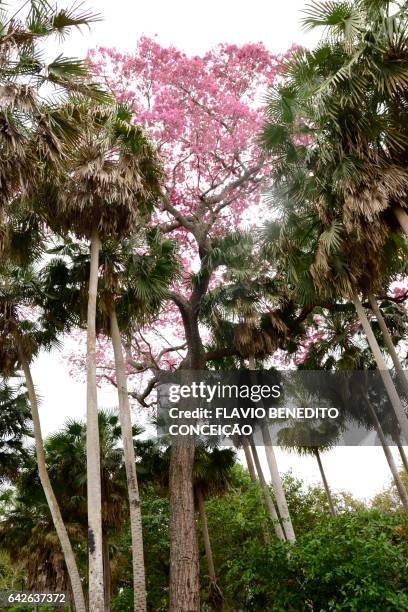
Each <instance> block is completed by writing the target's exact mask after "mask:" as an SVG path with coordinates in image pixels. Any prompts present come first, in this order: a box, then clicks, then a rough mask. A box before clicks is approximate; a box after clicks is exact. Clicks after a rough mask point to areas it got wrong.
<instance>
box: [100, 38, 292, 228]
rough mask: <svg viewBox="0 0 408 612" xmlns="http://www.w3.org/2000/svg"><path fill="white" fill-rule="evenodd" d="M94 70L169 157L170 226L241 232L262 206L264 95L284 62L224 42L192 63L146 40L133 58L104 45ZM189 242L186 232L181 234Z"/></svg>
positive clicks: (261, 50) (258, 49)
mask: <svg viewBox="0 0 408 612" xmlns="http://www.w3.org/2000/svg"><path fill="white" fill-rule="evenodd" d="M89 57H90V60H91V62H92V64H93V67H94V70H95V72H96V74H97V75H98V76H99V77H101V76H102V77H103V78H104V79H105V81H106V83H107V85H108V87H109V89H110V90H111V91H113V93H114V95H115V96H116V99H117V100H118V101H120V102H126V103H127V104H128V105H130V107H131V108H132V109H133V111H134V113H135V121H136V122H137V123H139V124H142V125H144V126H145V127H146V129H147V130H148V132H149V134H150V136H151V137H152V138H153V141H154V142H155V144H156V146H157V148H158V150H159V151H160V153H161V154H162V156H163V159H164V163H165V169H166V193H165V199H164V202H163V209H164V210H165V211H166V212H167V213H168V214H169V219H170V223H169V228H168V229H176V228H180V227H181V228H183V229H184V230H190V229H191V224H192V223H194V222H195V221H197V220H199V222H200V224H201V227H202V229H203V230H204V228H205V231H207V232H208V231H218V232H219V231H221V229H222V227H225V226H226V221H227V222H228V227H229V228H231V223H233V226H235V227H237V226H238V225H239V223H240V221H241V219H242V215H243V213H244V211H245V209H247V208H248V207H250V206H251V205H254V204H258V202H259V198H260V179H261V177H262V176H263V175H264V174H265V171H266V164H265V163H264V160H263V155H262V153H261V152H260V149H259V148H258V146H257V134H258V133H259V131H260V128H261V125H262V121H263V110H262V92H263V91H265V88H266V87H267V86H268V85H270V84H271V83H273V81H274V79H275V78H276V77H277V75H278V74H279V73H280V71H281V60H282V57H280V56H275V55H273V54H271V53H270V52H269V51H268V50H267V49H266V48H265V47H264V45H263V44H262V43H257V44H246V45H243V46H237V45H231V44H221V45H219V46H218V47H216V48H215V49H213V50H211V51H209V52H207V53H206V54H205V55H203V56H194V57H189V56H187V55H186V54H184V53H182V52H181V51H179V50H177V49H176V48H174V47H168V48H164V47H162V46H160V45H159V44H158V43H157V42H155V41H154V40H152V39H149V38H145V37H143V38H141V39H140V40H139V42H138V44H137V47H136V51H135V52H134V53H131V54H129V53H120V52H118V51H116V50H114V49H107V48H103V47H100V48H98V49H97V50H92V51H90V53H89ZM182 234H183V236H184V238H185V239H186V233H185V232H184V231H183V232H182Z"/></svg>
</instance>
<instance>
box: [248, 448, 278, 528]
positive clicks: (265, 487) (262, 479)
mask: <svg viewBox="0 0 408 612" xmlns="http://www.w3.org/2000/svg"><path fill="white" fill-rule="evenodd" d="M250 444H251V449H252V454H253V456H254V461H255V466H256V471H257V472H258V478H259V483H260V485H261V489H262V491H263V494H264V497H265V502H266V505H267V507H268V510H269V514H270V516H271V519H272V522H273V527H274V529H275V533H276V536H277V538H278V539H279V540H285V539H286V538H285V534H284V533H283V530H282V526H281V524H280V522H279V517H278V514H277V512H276V508H275V504H274V503H273V499H272V497H271V494H270V491H269V488H268V485H267V484H266V480H265V477H264V475H263V471H262V467H261V462H260V461H259V455H258V451H257V448H256V446H255V444H254V441H253V440H252V439H251V441H250Z"/></svg>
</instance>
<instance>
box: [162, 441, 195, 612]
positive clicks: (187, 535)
mask: <svg viewBox="0 0 408 612" xmlns="http://www.w3.org/2000/svg"><path fill="white" fill-rule="evenodd" d="M194 451H195V449H194V440H190V439H189V438H185V439H183V438H181V437H176V438H175V439H174V441H173V443H172V447H171V458H170V483H169V484H170V606H169V609H170V612H199V610H200V592H199V564H198V546H197V534H196V529H195V513H194V492H193V464H194Z"/></svg>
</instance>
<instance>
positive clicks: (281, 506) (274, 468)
mask: <svg viewBox="0 0 408 612" xmlns="http://www.w3.org/2000/svg"><path fill="white" fill-rule="evenodd" d="M255 368H256V363H255V358H254V357H253V356H250V357H249V369H250V370H255ZM261 430H262V438H263V442H264V447H265V453H266V460H267V462H268V468H269V473H270V475H271V482H272V487H273V490H274V493H275V499H276V505H277V506H278V512H279V514H280V517H281V520H282V525H283V530H284V532H285V537H286V539H287V540H288V541H289V542H295V541H296V537H295V531H294V529H293V525H292V520H291V518H290V514H289V508H288V504H287V502H286V496H285V491H284V490H283V486H282V480H281V477H280V475H279V470H278V465H277V463H276V457H275V453H274V450H273V446H272V440H271V437H270V435H269V430H268V428H267V427H265V426H264V425H263V424H261ZM268 492H269V490H268Z"/></svg>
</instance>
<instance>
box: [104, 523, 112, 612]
mask: <svg viewBox="0 0 408 612" xmlns="http://www.w3.org/2000/svg"><path fill="white" fill-rule="evenodd" d="M103 583H104V587H105V611H106V612H110V609H111V599H112V576H111V566H110V558H109V540H108V536H107V534H106V533H104V534H103Z"/></svg>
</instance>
